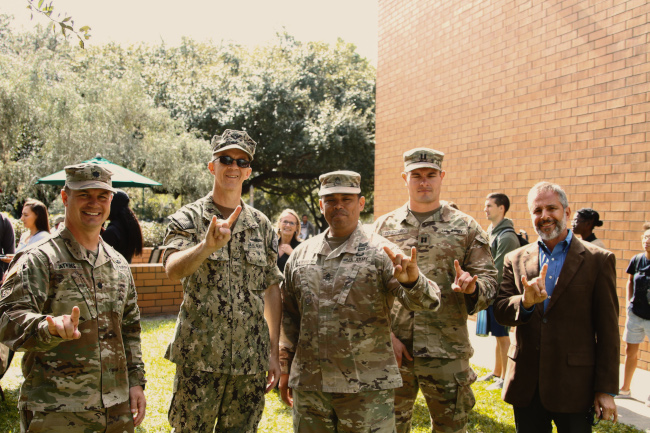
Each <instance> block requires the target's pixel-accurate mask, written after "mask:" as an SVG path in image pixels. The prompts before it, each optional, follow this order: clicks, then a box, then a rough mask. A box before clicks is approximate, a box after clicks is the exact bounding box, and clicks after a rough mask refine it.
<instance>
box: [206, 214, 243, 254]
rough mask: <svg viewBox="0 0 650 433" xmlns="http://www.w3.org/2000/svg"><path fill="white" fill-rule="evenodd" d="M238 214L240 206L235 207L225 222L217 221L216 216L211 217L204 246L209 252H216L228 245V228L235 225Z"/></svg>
mask: <svg viewBox="0 0 650 433" xmlns="http://www.w3.org/2000/svg"><path fill="white" fill-rule="evenodd" d="M240 213H241V206H237V207H236V208H235V210H234V211H233V213H232V214H230V216H229V217H228V219H226V220H219V219H217V217H216V216H213V217H212V221H210V226H209V227H208V231H207V233H206V234H205V246H206V248H207V249H208V250H209V251H212V252H214V251H217V250H218V249H220V248H222V247H223V246H225V245H226V244H227V243H228V241H229V240H230V228H231V227H232V226H233V225H234V224H235V221H236V220H237V218H238V217H239V214H240Z"/></svg>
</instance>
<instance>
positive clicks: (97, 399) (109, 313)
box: [0, 228, 145, 412]
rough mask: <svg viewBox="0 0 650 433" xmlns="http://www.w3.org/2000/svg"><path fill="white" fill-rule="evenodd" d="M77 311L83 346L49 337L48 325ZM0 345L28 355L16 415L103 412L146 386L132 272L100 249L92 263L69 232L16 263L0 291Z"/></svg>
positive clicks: (119, 259) (108, 250) (105, 246)
mask: <svg viewBox="0 0 650 433" xmlns="http://www.w3.org/2000/svg"><path fill="white" fill-rule="evenodd" d="M92 263H94V265H93V264H92ZM75 305H76V306H78V307H79V310H80V313H81V315H80V318H79V328H78V329H79V331H80V332H81V338H80V339H78V340H63V339H62V338H60V337H53V336H52V335H51V334H50V333H49V331H48V326H47V321H46V320H45V317H46V316H47V315H51V316H60V315H63V314H70V313H71V311H72V307H74V306H75ZM0 340H1V341H2V342H3V343H4V344H6V345H7V346H9V347H10V348H11V349H12V350H15V351H23V352H26V353H25V355H24V357H23V362H22V369H23V375H24V376H25V382H24V383H23V385H22V387H21V389H20V398H19V401H18V407H19V408H20V409H27V410H32V411H65V412H82V411H88V410H100V409H102V408H107V407H111V406H114V405H116V404H118V403H122V402H127V401H129V388H130V387H132V386H136V385H144V383H145V379H144V363H143V362H142V353H141V350H140V312H139V310H138V304H137V295H136V291H135V285H134V283H133V277H132V276H131V271H130V269H129V264H128V263H127V262H126V260H125V259H124V257H122V256H121V255H120V254H119V253H118V252H116V251H115V250H114V249H113V248H112V247H111V246H109V245H108V244H106V243H104V242H103V241H100V248H99V252H98V255H97V258H95V257H92V255H91V254H90V253H89V252H88V250H86V249H85V248H84V247H82V246H81V245H80V244H79V243H78V242H77V241H76V240H75V239H74V237H73V236H72V234H71V233H70V231H69V230H68V229H67V228H63V229H62V230H61V231H59V232H57V233H55V234H54V235H52V237H51V238H49V239H47V240H44V241H42V242H41V243H37V244H35V246H34V247H33V248H31V249H28V250H25V251H24V252H21V253H19V254H17V255H16V257H15V258H14V261H13V264H12V266H11V268H10V270H9V272H8V274H7V279H6V280H5V283H4V284H3V285H2V290H1V300H0Z"/></svg>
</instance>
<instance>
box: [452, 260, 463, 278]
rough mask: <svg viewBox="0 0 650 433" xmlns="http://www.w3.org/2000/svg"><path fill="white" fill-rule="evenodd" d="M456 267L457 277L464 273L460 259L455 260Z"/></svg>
mask: <svg viewBox="0 0 650 433" xmlns="http://www.w3.org/2000/svg"><path fill="white" fill-rule="evenodd" d="M454 269H455V270H456V277H458V276H459V275H460V274H462V273H463V269H462V268H461V267H460V263H458V260H454Z"/></svg>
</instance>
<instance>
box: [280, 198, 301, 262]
mask: <svg viewBox="0 0 650 433" xmlns="http://www.w3.org/2000/svg"><path fill="white" fill-rule="evenodd" d="M298 226H299V220H298V214H297V213H296V211H294V210H293V209H285V210H284V211H282V213H281V214H280V216H279V217H278V222H277V231H278V241H279V244H278V268H279V269H280V272H284V265H285V264H286V263H287V260H289V256H290V255H291V253H293V249H294V248H296V247H297V246H298V245H300V242H301V241H300V239H299V238H298Z"/></svg>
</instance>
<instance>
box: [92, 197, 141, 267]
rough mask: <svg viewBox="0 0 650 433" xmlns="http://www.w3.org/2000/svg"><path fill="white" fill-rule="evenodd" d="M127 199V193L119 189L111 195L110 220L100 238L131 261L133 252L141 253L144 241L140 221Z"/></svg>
mask: <svg viewBox="0 0 650 433" xmlns="http://www.w3.org/2000/svg"><path fill="white" fill-rule="evenodd" d="M129 201H130V199H129V195H128V194H127V193H125V192H124V191H122V190H121V189H118V190H117V192H116V193H115V195H113V202H112V203H111V214H110V215H109V217H108V219H109V220H110V221H111V222H110V224H109V225H108V227H107V228H106V230H104V232H103V233H102V239H104V241H105V242H106V243H107V244H109V245H110V246H112V247H113V248H115V249H116V250H117V252H119V253H120V254H122V255H123V256H124V258H125V259H126V261H127V262H129V263H131V259H132V258H133V255H134V254H135V255H136V256H139V255H141V254H142V247H143V245H144V242H143V240H142V230H141V229H140V223H139V222H138V218H137V217H136V216H135V214H134V213H133V211H132V210H131V208H129Z"/></svg>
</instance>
